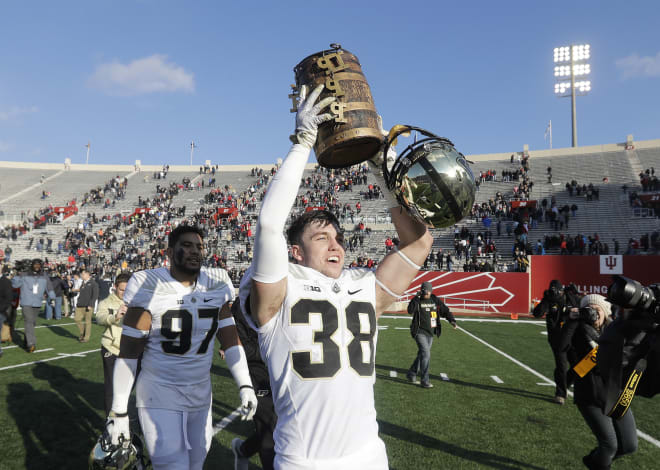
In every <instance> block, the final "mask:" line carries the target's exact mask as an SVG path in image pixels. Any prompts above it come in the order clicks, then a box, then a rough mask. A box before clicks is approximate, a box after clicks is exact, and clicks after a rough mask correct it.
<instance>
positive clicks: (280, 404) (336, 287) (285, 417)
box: [258, 264, 379, 460]
mask: <svg viewBox="0 0 660 470" xmlns="http://www.w3.org/2000/svg"><path fill="white" fill-rule="evenodd" d="M374 305H375V275H374V273H373V272H371V271H369V270H367V269H345V270H344V271H343V272H342V274H341V276H340V277H339V278H338V279H332V278H329V277H326V276H324V275H323V274H321V273H319V272H318V271H316V270H313V269H310V268H306V267H303V266H299V265H295V264H290V265H289V275H288V279H287V294H286V298H285V300H284V302H283V303H282V307H281V309H280V311H279V312H278V314H277V315H276V316H275V317H273V318H272V319H271V320H270V321H269V322H268V323H266V324H265V325H263V326H262V327H261V328H259V330H258V331H259V343H260V349H261V355H262V357H263V358H264V359H265V360H266V362H267V363H268V370H269V373H270V381H271V386H272V389H273V394H274V397H273V398H274V402H275V411H276V413H277V416H278V421H277V428H276V429H275V452H276V453H278V454H283V455H290V456H297V457H301V458H304V459H311V460H316V459H336V458H339V457H342V456H347V455H349V454H354V453H356V452H358V451H360V449H361V448H362V447H363V446H364V445H365V444H367V443H368V442H371V441H374V440H378V439H379V438H378V424H377V423H376V409H375V407H374V394H373V384H374V381H375V373H374V364H375V354H376V340H377V333H378V329H377V325H376V314H375V308H374Z"/></svg>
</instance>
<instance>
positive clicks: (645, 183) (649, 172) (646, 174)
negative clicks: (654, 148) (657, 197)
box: [639, 167, 660, 192]
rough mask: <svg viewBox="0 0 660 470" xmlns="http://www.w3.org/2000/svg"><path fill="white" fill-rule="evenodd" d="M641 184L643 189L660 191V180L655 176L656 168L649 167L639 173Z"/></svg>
mask: <svg viewBox="0 0 660 470" xmlns="http://www.w3.org/2000/svg"><path fill="white" fill-rule="evenodd" d="M639 184H640V185H641V186H642V191H645V192H646V191H660V181H658V177H657V176H655V168H653V167H651V168H647V169H646V170H644V171H642V172H641V173H640V174H639Z"/></svg>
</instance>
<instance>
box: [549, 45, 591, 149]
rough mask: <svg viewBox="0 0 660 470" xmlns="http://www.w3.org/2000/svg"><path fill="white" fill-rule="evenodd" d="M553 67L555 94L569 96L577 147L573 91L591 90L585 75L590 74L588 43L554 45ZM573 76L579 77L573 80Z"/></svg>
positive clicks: (574, 140) (583, 91) (589, 47)
mask: <svg viewBox="0 0 660 470" xmlns="http://www.w3.org/2000/svg"><path fill="white" fill-rule="evenodd" d="M553 58H554V63H555V64H556V65H555V68H554V75H555V80H556V82H555V95H557V96H558V97H560V98H565V97H569V96H570V97H571V122H572V127H573V147H577V118H576V113H575V93H576V91H577V92H579V93H580V94H581V95H585V94H587V93H588V92H589V91H591V80H586V76H587V75H590V74H591V65H590V64H588V63H587V62H586V61H587V60H589V59H590V58H591V46H590V45H589V44H573V45H570V46H562V47H555V48H554V50H553ZM575 77H580V80H579V81H575Z"/></svg>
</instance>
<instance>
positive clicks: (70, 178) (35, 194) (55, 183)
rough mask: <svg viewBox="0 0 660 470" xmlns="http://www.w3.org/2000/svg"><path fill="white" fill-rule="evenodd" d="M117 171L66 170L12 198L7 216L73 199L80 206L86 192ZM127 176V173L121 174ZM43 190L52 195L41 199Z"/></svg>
mask: <svg viewBox="0 0 660 470" xmlns="http://www.w3.org/2000/svg"><path fill="white" fill-rule="evenodd" d="M115 176H117V173H116V172H97V171H64V172H61V173H60V174H59V175H58V176H56V177H54V178H52V179H50V180H48V181H46V182H44V183H43V184H41V185H38V187H35V188H33V189H31V190H30V191H27V192H25V193H23V194H20V195H18V196H17V197H15V198H13V199H11V201H10V205H9V206H8V207H7V208H6V209H5V214H6V215H7V216H11V215H16V214H18V215H20V213H21V211H26V212H27V210H31V211H32V212H34V210H39V209H42V208H44V207H47V206H48V205H53V206H63V205H66V204H67V203H68V202H69V201H71V200H72V199H74V198H75V199H77V200H78V206H79V207H80V204H81V199H82V197H83V196H84V194H85V193H87V192H89V191H90V190H92V189H96V188H97V187H99V186H101V187H103V186H105V184H106V183H107V182H108V181H109V180H110V179H111V178H113V177H115ZM120 176H125V175H120ZM42 191H46V192H50V194H51V195H50V197H48V198H46V199H41V194H42Z"/></svg>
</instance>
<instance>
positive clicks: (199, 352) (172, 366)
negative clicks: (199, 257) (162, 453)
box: [124, 267, 234, 411]
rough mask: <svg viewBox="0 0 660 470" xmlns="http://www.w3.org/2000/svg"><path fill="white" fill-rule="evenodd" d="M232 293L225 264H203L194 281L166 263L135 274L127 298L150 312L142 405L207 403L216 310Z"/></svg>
mask: <svg viewBox="0 0 660 470" xmlns="http://www.w3.org/2000/svg"><path fill="white" fill-rule="evenodd" d="M233 299H234V287H233V285H232V283H231V280H230V279H229V275H228V274H227V272H226V271H225V270H224V269H216V268H205V267H203V268H202V269H201V271H200V273H199V277H198V278H197V283H196V284H195V285H194V286H191V287H185V286H183V285H182V284H181V283H180V282H178V281H177V280H176V279H174V278H173V277H172V276H171V275H170V271H169V269H168V268H157V269H149V270H146V271H139V272H137V273H135V274H133V276H132V277H131V279H130V280H129V281H128V284H127V285H126V291H125V293H124V302H126V304H127V305H128V306H129V307H139V308H143V309H144V310H148V311H149V312H151V331H150V332H149V336H148V338H147V344H146V346H145V350H144V354H143V355H142V362H141V370H140V373H139V375H138V379H137V385H136V396H137V406H138V407H149V408H165V409H169V410H179V411H191V410H198V409H201V408H205V407H208V406H209V403H210V402H211V377H210V369H211V363H212V361H213V354H214V344H215V343H214V341H215V339H214V338H215V333H216V330H217V329H218V314H219V312H220V309H221V308H222V306H223V305H224V304H225V303H226V302H228V301H230V300H233Z"/></svg>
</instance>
